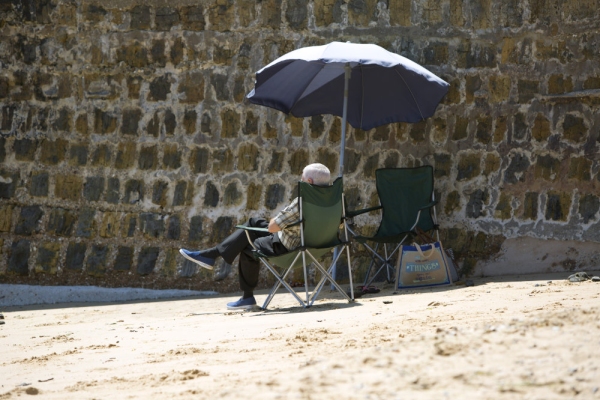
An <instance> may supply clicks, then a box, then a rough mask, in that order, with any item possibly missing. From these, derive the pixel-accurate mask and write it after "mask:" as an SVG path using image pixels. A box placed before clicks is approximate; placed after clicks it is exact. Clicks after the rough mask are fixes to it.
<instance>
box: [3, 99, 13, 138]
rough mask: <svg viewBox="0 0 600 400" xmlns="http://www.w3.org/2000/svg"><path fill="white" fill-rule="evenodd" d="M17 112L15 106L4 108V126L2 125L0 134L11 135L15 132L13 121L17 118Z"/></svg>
mask: <svg viewBox="0 0 600 400" xmlns="http://www.w3.org/2000/svg"><path fill="white" fill-rule="evenodd" d="M13 97H14V96H13ZM15 110H16V107H15V106H3V107H2V124H0V132H4V133H9V132H11V131H12V130H13V128H12V126H13V119H14V116H15Z"/></svg>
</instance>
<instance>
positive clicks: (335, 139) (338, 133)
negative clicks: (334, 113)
mask: <svg viewBox="0 0 600 400" xmlns="http://www.w3.org/2000/svg"><path fill="white" fill-rule="evenodd" d="M328 134H329V135H328V141H329V143H332V144H338V143H339V142H340V140H342V122H341V119H340V118H339V117H334V118H333V122H332V123H331V127H330V128H329V132H328Z"/></svg>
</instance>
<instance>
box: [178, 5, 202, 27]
mask: <svg viewBox="0 0 600 400" xmlns="http://www.w3.org/2000/svg"><path fill="white" fill-rule="evenodd" d="M181 22H182V27H183V29H185V30H186V31H203V30H204V27H205V26H206V21H205V20H204V8H203V6H202V5H201V4H196V5H192V6H189V7H183V8H182V9H181Z"/></svg>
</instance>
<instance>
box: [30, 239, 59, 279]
mask: <svg viewBox="0 0 600 400" xmlns="http://www.w3.org/2000/svg"><path fill="white" fill-rule="evenodd" d="M59 252H60V243H59V242H42V243H41V244H40V245H39V246H38V253H37V259H36V263H35V272H37V273H39V272H43V273H48V274H53V275H54V274H56V271H58V258H59Z"/></svg>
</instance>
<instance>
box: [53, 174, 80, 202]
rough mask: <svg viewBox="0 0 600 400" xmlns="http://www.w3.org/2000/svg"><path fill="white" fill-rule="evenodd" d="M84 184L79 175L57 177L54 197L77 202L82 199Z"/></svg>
mask: <svg viewBox="0 0 600 400" xmlns="http://www.w3.org/2000/svg"><path fill="white" fill-rule="evenodd" d="M82 186H83V182H82V179H81V177H79V176H77V175H57V176H56V182H55V185H54V195H55V196H56V197H59V198H61V199H65V200H73V201H77V200H79V198H80V197H81V189H82Z"/></svg>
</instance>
